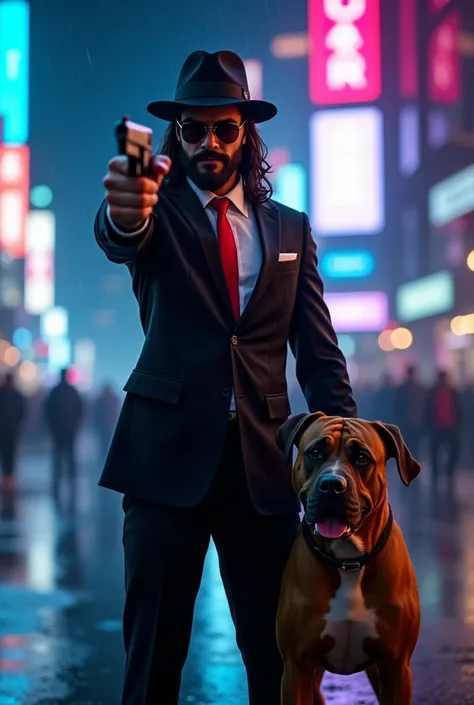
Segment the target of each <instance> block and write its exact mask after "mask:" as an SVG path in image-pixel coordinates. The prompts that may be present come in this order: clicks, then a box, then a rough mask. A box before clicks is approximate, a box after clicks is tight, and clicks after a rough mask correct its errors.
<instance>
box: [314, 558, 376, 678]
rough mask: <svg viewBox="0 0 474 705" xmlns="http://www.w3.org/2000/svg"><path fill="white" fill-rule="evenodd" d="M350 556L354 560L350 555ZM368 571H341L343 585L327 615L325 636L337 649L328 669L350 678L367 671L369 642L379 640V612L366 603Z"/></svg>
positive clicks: (328, 661) (330, 658) (334, 650)
mask: <svg viewBox="0 0 474 705" xmlns="http://www.w3.org/2000/svg"><path fill="white" fill-rule="evenodd" d="M346 557H348V558H349V557H350V556H349V555H348V552H347V553H346ZM363 571H364V568H362V569H361V570H359V571H353V572H346V571H343V570H340V571H339V573H340V576H341V585H340V587H339V589H338V590H337V592H336V594H335V596H334V598H333V599H332V600H331V602H330V605H329V612H328V613H327V614H326V615H325V616H324V618H325V620H326V626H325V629H324V631H323V633H322V634H321V636H322V637H324V636H330V637H332V638H333V639H334V642H335V643H334V647H333V648H332V649H331V650H330V651H329V653H328V654H327V655H326V659H327V663H328V666H330V667H331V670H333V671H334V672H335V673H338V674H340V675H350V674H352V673H356V672H357V671H360V670H362V669H363V665H364V663H366V662H367V659H368V655H367V653H366V652H365V651H364V640H365V639H369V638H370V639H378V638H379V635H378V633H377V628H376V623H377V615H376V613H375V610H374V609H372V608H370V609H368V608H367V607H366V606H365V604H364V597H363V595H362V590H361V581H362V576H363Z"/></svg>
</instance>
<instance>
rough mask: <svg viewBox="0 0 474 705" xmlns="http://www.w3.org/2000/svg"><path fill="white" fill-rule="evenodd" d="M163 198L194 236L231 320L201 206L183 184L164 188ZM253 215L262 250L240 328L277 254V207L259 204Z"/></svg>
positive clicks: (269, 276)
mask: <svg viewBox="0 0 474 705" xmlns="http://www.w3.org/2000/svg"><path fill="white" fill-rule="evenodd" d="M166 195H167V196H169V198H170V200H171V201H172V202H173V205H174V206H175V207H176V208H177V210H178V211H179V212H180V214H181V215H182V217H183V218H184V219H185V220H186V222H187V223H188V225H189V226H190V228H191V229H192V230H193V231H194V232H195V233H196V235H197V236H198V239H199V242H200V244H201V247H202V251H203V253H204V256H205V258H206V261H207V264H208V266H209V270H210V273H211V275H212V278H213V280H214V283H215V285H216V287H217V289H218V291H219V293H220V295H221V299H222V301H223V303H224V306H225V308H226V311H227V313H228V315H229V316H230V317H231V319H232V320H234V317H233V313H232V305H231V301H230V296H229V292H228V290H227V284H226V280H225V276H224V270H223V268H222V262H221V256H220V252H219V244H218V241H217V237H216V235H215V233H214V230H213V229H212V225H211V223H210V222H209V218H208V217H207V215H206V213H205V211H204V208H203V207H202V203H201V202H200V200H199V198H198V197H197V196H196V194H195V193H194V191H193V190H192V188H191V187H190V186H188V185H187V184H186V185H184V186H182V187H180V188H167V189H166ZM253 212H254V214H255V219H256V222H257V228H258V234H259V237H260V244H261V247H262V266H261V269H260V273H259V276H258V279H257V282H256V284H255V288H254V290H253V292H252V295H251V296H250V300H249V302H248V304H247V306H246V307H245V309H244V311H243V312H242V315H241V317H240V318H239V320H238V322H237V326H241V325H242V324H243V323H244V322H245V321H246V320H247V319H248V317H249V316H250V315H251V313H252V309H253V308H254V306H255V305H256V304H257V302H258V301H259V299H260V298H261V296H262V294H263V293H264V292H265V290H266V288H267V286H268V285H269V283H270V281H271V279H272V277H273V274H274V272H275V269H276V266H277V264H278V255H279V253H280V212H279V210H278V208H277V207H276V206H274V205H273V204H272V203H270V202H267V203H264V204H262V205H256V206H254V207H253Z"/></svg>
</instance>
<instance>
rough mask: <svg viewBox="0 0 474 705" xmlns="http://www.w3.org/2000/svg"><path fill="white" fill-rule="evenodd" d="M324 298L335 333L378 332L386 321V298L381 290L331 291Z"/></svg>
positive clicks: (384, 325)
mask: <svg viewBox="0 0 474 705" xmlns="http://www.w3.org/2000/svg"><path fill="white" fill-rule="evenodd" d="M324 298H325V301H326V303H327V305H328V308H329V311H330V313H331V319H332V322H333V324H334V328H335V330H336V332H337V333H369V332H378V331H381V330H383V329H384V328H385V327H386V325H387V323H388V298H387V294H385V293H384V292H383V291H354V292H341V293H337V294H335V293H334V294H333V293H331V294H325V296H324Z"/></svg>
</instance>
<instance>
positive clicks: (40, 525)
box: [0, 443, 474, 705]
mask: <svg viewBox="0 0 474 705" xmlns="http://www.w3.org/2000/svg"><path fill="white" fill-rule="evenodd" d="M87 448H91V450H86V449H87ZM92 448H93V446H90V444H88V443H84V444H83V450H82V458H81V468H82V473H81V476H80V478H79V481H78V487H77V492H76V501H75V502H74V503H73V504H71V502H70V500H69V498H68V496H63V497H62V500H61V503H60V505H55V504H54V502H53V500H52V499H51V497H50V494H49V462H48V459H47V457H46V456H45V455H42V454H39V455H36V456H27V457H24V458H23V459H22V462H21V467H20V472H19V487H18V491H17V493H16V495H14V496H13V497H12V498H11V499H7V498H6V497H5V496H3V497H1V498H0V499H1V515H0V705H20V704H21V705H55V704H56V703H69V704H71V705H73V704H74V705H118V703H120V688H121V677H122V668H123V651H122V641H121V633H120V619H121V610H122V604H123V573H122V546H121V527H122V511H121V506H120V497H119V496H118V495H115V494H113V493H108V492H107V491H105V490H102V489H100V488H98V487H97V486H96V479H97V477H98V472H99V470H98V467H99V466H98V464H97V463H96V462H95V461H94V458H93V450H92ZM391 474H393V477H394V479H393V481H392V482H391V493H390V497H391V502H392V506H393V509H394V514H395V517H396V519H397V521H398V522H399V523H400V524H401V526H402V528H403V530H404V534H405V537H406V539H407V543H408V546H409V549H410V553H411V555H412V558H413V562H414V565H415V569H416V572H417V576H418V581H419V588H420V594H421V599H422V607H423V624H422V633H421V637H420V641H419V644H418V648H417V650H416V652H415V656H414V658H413V671H414V689H415V697H414V704H415V705H472V704H473V703H474V542H473V537H474V513H473V509H474V472H473V473H472V474H470V473H468V472H462V473H460V474H459V476H458V478H457V487H456V489H455V492H454V494H453V496H452V497H451V498H448V497H447V496H446V493H445V491H444V490H441V491H440V492H439V493H433V492H431V491H430V489H429V476H426V475H427V474H426V473H425V474H424V476H420V478H419V479H418V480H417V482H416V483H415V484H414V485H413V486H412V487H411V488H410V489H408V490H407V489H406V488H403V487H399V486H398V483H397V481H396V479H395V475H396V472H395V471H391ZM182 690H183V694H182V698H181V702H182V703H210V704H215V705H217V704H219V705H244V704H245V703H246V702H247V697H246V689H245V675H244V670H243V666H242V662H241V659H240V655H239V652H238V651H237V648H236V646H235V639H234V631H233V626H232V623H231V620H230V616H229V612H228V608H227V604H226V601H225V596H224V593H223V589H222V586H221V582H220V578H219V573H218V567H217V561H216V556H215V552H214V551H213V550H211V551H210V553H209V555H208V560H207V563H206V569H205V575H204V579H203V583H202V587H201V591H200V594H199V598H198V602H197V606H196V615H195V624H194V630H193V637H192V643H191V648H190V653H189V658H188V662H187V664H186V668H185V672H184V675H183V689H182ZM324 691H325V696H326V702H327V703H328V705H329V704H331V705H342V704H343V703H344V704H351V705H352V704H354V705H375V703H376V700H375V697H374V695H373V694H372V692H371V689H370V686H369V685H368V682H367V681H366V678H365V675H361V676H353V677H335V676H330V675H327V676H326V677H325V680H324Z"/></svg>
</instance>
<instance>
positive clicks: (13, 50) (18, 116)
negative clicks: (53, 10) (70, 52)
mask: <svg viewBox="0 0 474 705" xmlns="http://www.w3.org/2000/svg"><path fill="white" fill-rule="evenodd" d="M29 48H30V11H29V3H28V2H22V1H21V0H13V1H12V2H9V1H8V0H6V1H5V0H4V1H3V2H0V115H2V116H3V119H4V126H3V141H4V142H5V143H6V144H22V143H24V142H28V94H29V80H30V79H29V61H30V60H29Z"/></svg>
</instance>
